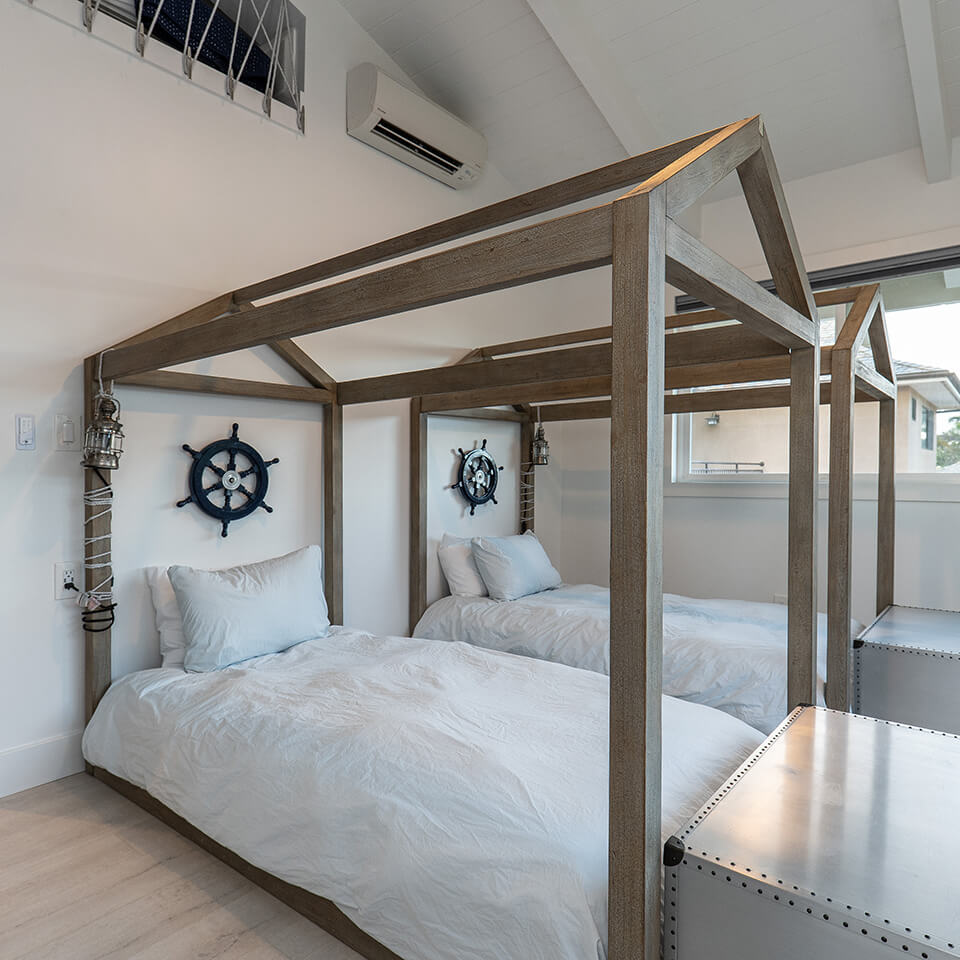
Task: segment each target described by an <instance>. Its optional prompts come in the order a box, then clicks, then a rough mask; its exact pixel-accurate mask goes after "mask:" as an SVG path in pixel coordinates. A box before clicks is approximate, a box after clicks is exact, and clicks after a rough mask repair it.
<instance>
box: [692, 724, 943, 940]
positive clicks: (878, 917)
mask: <svg viewBox="0 0 960 960" xmlns="http://www.w3.org/2000/svg"><path fill="white" fill-rule="evenodd" d="M704 811H705V812H704ZM704 811H701V816H700V818H699V819H697V820H695V821H694V825H693V826H691V827H688V828H687V830H685V831H684V832H683V834H681V839H682V840H683V842H684V844H685V845H686V847H687V850H688V852H689V853H690V854H691V855H693V856H697V857H699V856H702V857H703V859H704V860H709V861H715V862H717V863H720V864H722V865H723V866H724V867H729V866H735V867H736V868H737V869H738V870H746V871H748V872H749V873H750V874H751V875H752V876H753V877H755V878H756V879H757V880H760V878H761V877H765V878H767V879H766V882H767V883H772V884H776V883H778V881H782V884H783V885H784V886H785V887H786V888H787V889H793V888H794V886H795V887H796V888H797V889H799V890H800V891H801V892H803V893H805V894H810V893H812V894H814V895H815V896H816V897H817V899H825V898H828V897H829V898H831V901H832V903H834V904H836V905H838V906H839V907H840V908H841V909H843V908H845V907H847V906H850V907H852V908H854V909H859V910H860V911H861V912H864V911H866V912H867V916H872V917H873V918H875V922H877V923H880V924H882V923H883V922H884V921H889V922H890V923H891V924H894V923H895V924H898V925H899V926H900V927H901V928H906V929H907V930H912V931H914V932H915V934H916V936H917V938H918V939H922V938H923V937H924V935H925V934H927V935H930V936H932V937H934V938H936V939H937V940H939V941H941V942H945V943H946V944H947V945H948V946H949V947H950V948H951V950H952V949H953V948H954V947H960V824H958V814H960V737H957V736H955V735H953V734H942V733H939V732H934V731H931V730H922V729H920V728H917V727H906V726H901V725H899V724H894V723H890V722H888V721H885V720H874V719H873V718H872V717H863V716H860V715H857V714H848V713H840V712H838V711H833V710H826V709H824V708H821V707H805V708H802V709H800V710H799V711H797V712H795V713H794V714H792V715H791V717H790V718H788V720H786V721H785V722H784V725H783V726H781V727H780V728H779V729H778V731H777V732H775V733H774V734H772V735H771V737H770V738H769V739H768V740H767V741H766V742H765V743H764V744H763V746H761V748H760V750H759V751H758V753H757V754H755V755H754V757H753V758H752V759H751V760H750V761H748V763H747V765H746V767H745V768H744V769H743V770H741V772H740V773H739V774H737V775H735V776H734V778H733V779H732V780H731V781H730V782H729V783H728V784H727V786H726V787H725V788H723V790H721V791H720V793H719V794H718V795H717V797H715V798H714V799H713V801H711V803H708V804H707V806H706V807H705V808H704Z"/></svg>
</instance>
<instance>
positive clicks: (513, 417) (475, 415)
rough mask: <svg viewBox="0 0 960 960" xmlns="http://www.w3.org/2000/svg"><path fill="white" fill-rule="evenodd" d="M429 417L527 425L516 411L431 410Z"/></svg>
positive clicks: (483, 409)
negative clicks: (498, 421)
mask: <svg viewBox="0 0 960 960" xmlns="http://www.w3.org/2000/svg"><path fill="white" fill-rule="evenodd" d="M430 416H431V417H460V418H462V419H465V420H503V421H507V422H509V423H527V422H528V421H529V419H530V418H529V417H528V416H527V415H526V414H524V413H518V412H517V411H516V410H497V409H495V408H488V407H473V408H469V409H468V408H463V409H460V410H432V411H430Z"/></svg>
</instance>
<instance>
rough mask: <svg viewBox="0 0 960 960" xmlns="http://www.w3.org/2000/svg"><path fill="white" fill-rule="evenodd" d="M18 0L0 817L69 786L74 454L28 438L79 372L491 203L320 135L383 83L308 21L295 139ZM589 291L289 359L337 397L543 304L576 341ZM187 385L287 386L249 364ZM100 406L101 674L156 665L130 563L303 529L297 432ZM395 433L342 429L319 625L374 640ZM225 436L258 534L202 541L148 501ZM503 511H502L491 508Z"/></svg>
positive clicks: (196, 529) (309, 486) (77, 700)
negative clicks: (114, 456) (245, 298)
mask: <svg viewBox="0 0 960 960" xmlns="http://www.w3.org/2000/svg"><path fill="white" fill-rule="evenodd" d="M38 2H39V5H40V7H41V9H34V8H31V7H30V6H29V5H27V4H26V3H22V2H19V0H0V36H3V38H4V40H5V54H4V56H5V75H7V76H11V77H20V78H22V79H23V83H21V84H19V85H18V87H17V92H16V94H15V95H11V96H8V97H7V98H6V99H5V102H4V110H3V114H2V117H0V124H2V135H0V142H2V144H3V149H2V150H0V222H2V225H3V229H2V231H0V302H2V304H3V308H2V309H3V312H2V331H3V335H4V337H3V350H2V354H0V412H2V415H0V426H2V427H3V431H4V435H5V439H4V440H3V441H2V443H0V478H2V480H3V491H4V496H3V500H2V506H0V541H2V542H3V543H4V544H5V547H6V549H5V550H4V553H3V556H2V559H0V584H2V586H0V600H2V607H3V611H4V624H5V626H4V629H3V631H2V633H0V636H2V641H0V795H3V794H7V793H10V792H13V791H15V790H19V789H22V788H25V787H28V786H31V785H33V784H36V783H39V782H42V781H45V780H49V779H53V778H55V777H57V776H62V775H64V774H67V773H69V772H72V771H75V770H77V769H79V767H80V754H79V749H78V743H79V733H80V729H81V726H82V722H83V715H82V646H83V637H82V634H81V631H80V628H79V623H78V620H79V618H78V611H77V608H76V605H75V604H73V603H70V602H66V601H61V602H54V600H53V599H52V596H53V565H54V563H55V562H57V561H61V560H72V559H76V558H79V557H80V556H81V553H82V550H81V529H80V516H81V513H80V493H81V470H80V465H79V456H78V455H76V454H65V453H57V452H54V450H53V444H52V434H53V417H54V414H55V413H57V412H68V413H73V414H74V415H78V414H79V412H80V406H81V378H80V363H81V360H82V358H83V357H84V356H86V355H88V354H91V353H93V352H94V351H96V350H98V349H101V348H103V347H106V346H107V345H109V344H110V343H113V342H116V341H117V340H119V339H121V338H123V337H125V336H128V335H130V334H132V333H135V332H139V331H140V330H142V329H145V328H146V327H148V326H150V325H151V324H153V323H156V322H159V321H161V320H163V319H165V318H167V317H170V316H172V315H173V314H175V313H177V312H179V311H181V310H183V309H186V308H189V307H191V306H195V305H196V304H198V303H200V302H202V301H203V300H205V299H207V298H209V297H210V296H212V295H216V294H218V293H222V292H223V291H225V290H229V289H232V288H234V287H236V286H240V285H242V284H245V283H249V282H252V281H255V280H259V279H262V278H264V277H266V276H270V275H272V274H275V273H278V272H282V271H285V270H288V269H290V268H292V267H296V266H299V265H301V264H304V263H309V262H311V261H314V260H317V259H320V258H322V257H324V256H326V255H332V254H335V253H339V252H342V251H344V250H347V249H350V248H353V247H356V246H360V245H363V244H365V243H369V242H372V241H374V240H377V239H382V238H383V237H386V236H389V235H391V234H394V233H399V232H402V231H404V230H407V229H410V228H413V227H415V226H418V225H420V224H423V223H428V222H431V221H433V220H437V219H440V218H443V217H447V216H450V215H453V214H455V213H457V212H460V211H462V210H465V209H468V208H471V207H474V206H477V205H480V204H483V203H486V202H490V201H492V200H494V199H499V198H500V197H501V196H503V195H506V194H507V193H509V192H511V191H510V190H509V187H508V185H507V184H506V183H505V182H504V181H503V179H502V178H501V177H500V176H499V174H498V173H497V171H496V170H495V169H494V168H492V167H491V168H490V169H489V170H488V173H487V175H486V176H485V178H484V181H483V182H482V183H481V184H480V185H478V186H477V187H475V188H473V189H471V190H469V191H464V192H455V191H453V190H449V189H447V188H445V187H444V186H442V185H440V184H437V183H435V182H434V181H432V180H429V179H428V178H426V177H424V176H422V175H420V174H418V173H416V172H414V171H412V170H409V169H408V168H406V167H404V166H402V165H401V164H399V163H396V162H395V161H392V160H390V159H388V158H386V157H384V156H383V155H381V154H378V153H377V152H375V151H373V150H371V149H370V148H368V147H366V146H364V145H362V144H359V143H357V142H356V141H353V140H351V139H349V138H348V137H347V136H346V135H345V134H344V131H343V96H344V93H343V86H344V76H345V74H346V71H347V70H348V69H349V68H350V67H352V66H353V65H354V64H356V63H358V62H360V61H363V60H377V61H379V62H381V63H382V64H383V65H384V66H385V67H387V68H388V69H391V70H393V72H394V73H398V71H396V70H395V68H393V67H392V65H391V64H390V63H388V62H387V61H386V59H385V57H384V55H383V53H382V51H381V50H380V49H379V48H378V47H376V46H375V45H374V44H373V42H372V41H371V40H370V39H369V37H368V36H367V35H366V34H365V33H363V32H362V31H361V30H360V28H359V27H358V26H357V25H356V24H355V23H354V21H353V20H352V19H351V18H350V17H349V16H348V15H347V14H346V13H345V12H344V11H343V9H342V8H341V7H340V6H339V5H338V4H337V3H335V2H332V0H311V2H309V3H308V4H307V5H306V13H307V16H308V27H307V38H308V58H307V90H306V95H305V102H306V104H307V135H306V137H299V136H297V135H296V134H295V133H293V132H291V131H290V130H289V129H286V128H285V127H283V126H281V125H279V124H277V123H272V122H270V121H268V120H266V119H265V118H263V117H262V116H260V115H258V114H257V113H256V112H251V111H249V110H245V109H243V108H241V107H238V106H237V105H231V104H229V103H227V102H225V101H224V100H223V99H222V98H219V97H217V96H214V95H212V94H211V93H209V92H207V91H206V90H205V89H203V88H202V85H200V84H196V83H194V84H191V83H190V82H187V81H185V80H183V79H179V78H178V77H177V76H175V75H171V74H170V73H168V72H164V71H163V70H160V69H157V68H156V67H154V66H151V65H149V64H147V63H142V62H140V59H139V57H137V56H135V55H133V54H132V53H130V52H128V51H130V50H131V49H132V37H131V33H130V31H129V30H128V29H127V28H125V27H123V26H121V25H119V24H116V23H114V22H112V21H110V20H109V19H108V18H105V17H103V16H102V15H101V16H100V17H98V20H97V30H98V31H99V32H100V33H101V34H103V35H105V36H107V37H108V39H112V42H113V45H111V44H109V43H105V42H102V41H100V40H97V39H96V38H91V37H88V36H86V35H85V34H84V33H82V32H81V31H79V30H77V29H76V28H75V27H73V26H68V25H66V24H64V23H62V22H58V20H57V19H55V18H53V17H51V16H48V15H47V13H45V12H44V9H46V10H48V11H54V12H57V11H59V15H61V16H65V17H67V18H68V19H71V20H72V21H73V20H75V21H79V11H80V8H79V6H78V5H76V4H73V5H66V6H64V4H63V2H62V0H38ZM175 64H176V60H175V59H174V65H175ZM196 69H197V70H198V71H200V72H201V73H202V72H203V71H204V70H205V69H206V68H203V67H202V66H200V65H198V66H197V68H196ZM589 287H590V281H587V282H586V283H581V282H579V280H578V278H568V279H566V280H563V281H558V282H557V284H556V285H555V287H554V288H553V290H554V292H550V293H547V294H546V295H543V296H542V295H541V294H539V293H537V291H535V290H534V291H531V292H523V291H520V292H516V293H507V294H497V295H492V296H491V298H490V300H488V301H487V303H486V304H474V305H472V306H469V307H464V306H463V305H449V307H442V308H436V309H434V310H432V311H420V312H418V313H417V314H415V315H412V316H408V317H392V318H389V320H388V321H382V322H379V324H378V325H377V326H376V327H375V328H373V329H369V330H364V331H356V332H353V331H344V332H340V331H336V332H334V333H333V334H331V335H330V337H329V338H327V339H324V338H323V337H317V338H309V344H308V345H309V347H310V349H311V350H314V352H315V353H316V355H317V357H318V360H319V361H320V362H321V363H323V364H325V365H327V366H328V367H329V368H330V370H331V372H332V373H333V374H334V375H335V376H338V377H340V378H348V377H351V376H358V375H360V376H362V375H370V374H375V373H378V372H382V371H390V370H396V369H399V368H413V367H418V366H423V365H425V364H431V363H437V362H444V361H449V360H450V359H452V358H454V357H455V356H457V355H458V354H459V353H461V352H463V350H464V349H466V348H469V347H472V346H477V345H479V344H482V343H484V342H489V341H492V340H498V339H507V338H509V337H511V336H514V335H517V331H518V327H522V326H523V324H524V323H526V322H529V329H530V331H531V333H536V332H543V331H545V330H550V329H551V327H555V326H556V325H557V319H556V315H557V312H558V309H559V308H560V307H561V306H562V305H563V304H572V305H573V309H572V310H571V312H570V316H569V318H568V319H561V321H560V324H561V325H565V326H567V327H569V328H576V327H578V326H581V325H584V324H583V321H582V315H581V314H579V313H578V312H577V305H578V304H579V305H581V306H583V305H584V304H586V303H588V302H589ZM484 299H486V298H484ZM541 300H542V301H543V306H542V308H541V307H540V306H539V304H540V301H541ZM491 302H492V303H493V305H494V307H495V309H494V310H493V311H492V312H490V310H489V306H490V303H491ZM561 314H562V311H561ZM484 316H486V317H487V318H488V322H489V324H490V325H489V326H486V322H487V321H485V322H483V323H481V322H480V321H481V320H482V318H483V317H484ZM518 318H520V322H519V324H518ZM524 329H526V328H524ZM196 366H197V367H198V368H199V369H201V370H203V371H205V372H207V371H211V372H217V373H225V374H227V375H234V376H247V377H252V378H262V379H270V380H277V381H279V380H284V379H290V376H289V374H288V372H287V371H285V369H284V368H283V365H282V364H281V363H280V361H279V360H277V359H276V358H275V357H274V356H273V355H272V354H271V353H270V352H269V351H266V350H258V351H254V352H250V353H243V354H237V355H233V356H229V357H226V358H222V359H218V360H216V361H205V362H202V363H200V364H198V365H196ZM293 379H294V381H295V379H296V378H295V377H294V378H293ZM121 391H122V392H121V399H122V401H123V404H124V410H123V422H124V424H125V429H126V433H127V437H128V440H127V452H126V453H125V454H124V458H123V463H122V467H121V469H120V470H119V471H117V473H116V474H115V481H116V487H117V499H116V517H115V529H116V532H117V533H116V537H115V540H114V548H115V559H116V570H117V593H118V598H119V603H120V606H119V609H118V627H117V630H116V632H115V641H114V671H115V673H117V674H119V673H123V672H127V671H129V670H132V669H135V668H138V667H141V666H147V665H150V664H152V663H155V662H156V660H157V651H156V648H155V643H156V638H155V635H154V634H153V631H152V628H151V616H152V614H151V611H150V606H149V601H148V599H147V597H146V595H145V593H144V590H143V584H142V575H141V574H140V573H139V571H140V569H141V568H142V567H143V566H145V565H148V564H154V563H169V562H172V561H179V562H184V563H190V564H195V565H198V566H203V565H209V566H219V565H230V564H232V563H236V562H243V561H246V560H251V559H255V558H262V557H265V556H269V555H273V554H277V553H280V552H283V551H286V550H291V549H294V548H296V547H299V546H301V545H302V544H304V543H307V542H311V541H313V542H319V541H320V538H321V523H322V519H321V491H320V474H319V448H320V441H321V437H320V425H319V418H318V416H319V412H318V411H317V410H315V409H313V408H311V407H309V406H305V405H300V404H294V403H282V404H278V403H267V402H264V401H255V400H242V399H236V398H202V399H201V398H198V397H195V396H181V395H176V394H172V393H162V392H154V391H143V390H135V389H132V388H121ZM407 411H408V405H407V404H406V403H401V402H398V403H387V404H377V405H369V406H363V407H354V408H350V409H348V410H347V411H346V415H345V418H344V420H345V440H344V460H345V475H346V482H345V497H344V507H345V519H344V528H345V562H346V582H345V606H346V611H345V619H346V620H347V622H348V623H354V624H356V625H362V626H365V627H368V628H370V629H374V630H377V631H382V632H392V633H396V632H401V633H402V632H405V631H406V617H407V512H406V511H407V477H408V472H407V467H408V463H407V457H408V453H407V449H408V442H407V426H408V419H407ZM22 412H25V413H34V414H36V416H37V418H38V445H37V446H38V448H37V450H36V451H35V452H15V451H14V449H13V437H12V433H13V417H14V414H15V413H22ZM235 420H236V421H238V422H239V423H240V425H241V436H242V437H243V438H244V439H247V440H249V441H250V442H252V443H253V444H254V445H256V446H258V447H259V448H260V449H261V451H262V452H263V453H264V454H266V455H267V456H279V457H280V459H281V462H280V463H279V464H278V465H277V466H276V467H274V468H272V472H271V487H270V494H269V497H268V500H269V502H270V503H271V504H272V505H274V506H275V508H276V512H275V513H274V514H273V515H271V516H267V515H266V514H265V513H263V512H259V513H258V514H257V515H255V516H253V517H250V518H249V519H247V520H246V521H243V522H240V523H237V524H235V525H234V526H233V527H232V528H231V530H230V535H229V537H228V538H227V539H226V540H224V539H222V538H220V536H219V530H218V527H217V524H216V523H215V522H214V521H212V520H210V519H209V518H206V517H203V516H202V515H201V514H199V512H198V511H197V510H196V509H195V508H194V507H192V506H191V507H187V508H184V509H182V510H178V509H176V508H175V507H174V506H173V504H174V501H175V500H177V499H179V498H180V497H182V496H184V489H185V482H186V480H185V478H186V471H187V467H188V464H189V460H188V458H187V456H186V455H185V454H184V453H183V452H182V450H180V444H181V443H183V442H189V443H191V444H192V445H193V446H195V447H196V446H200V445H202V444H204V443H207V442H209V441H211V440H213V439H216V438H219V437H221V436H225V435H226V433H227V431H228V430H229V427H230V424H231V423H232V422H233V421H235ZM477 435H479V433H478V431H477V430H476V429H474V430H473V431H472V432H471V431H467V432H466V435H463V434H458V436H460V438H461V439H460V442H469V440H470V438H471V437H473V436H477ZM444 444H445V445H446V446H447V447H448V446H449V445H450V441H449V438H447V439H445V440H444ZM447 495H448V496H452V495H450V494H447ZM507 499H508V501H509V503H510V504H511V506H510V507H506V506H505V507H504V508H501V510H502V512H503V513H506V512H508V511H509V510H510V509H515V507H514V506H513V504H514V501H515V497H513V496H510V497H508V498H507ZM511 522H512V523H515V516H514V518H513V519H512V521H511Z"/></svg>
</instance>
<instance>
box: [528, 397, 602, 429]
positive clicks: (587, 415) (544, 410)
mask: <svg viewBox="0 0 960 960" xmlns="http://www.w3.org/2000/svg"><path fill="white" fill-rule="evenodd" d="M609 418H610V401H609V400H584V401H581V402H580V403H553V404H548V405H547V406H544V407H540V419H541V421H542V422H543V423H562V422H564V421H566V420H608V419H609Z"/></svg>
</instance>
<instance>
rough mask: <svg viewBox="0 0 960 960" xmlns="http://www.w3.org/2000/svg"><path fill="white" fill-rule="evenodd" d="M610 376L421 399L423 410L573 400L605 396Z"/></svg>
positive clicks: (540, 382) (435, 410) (511, 386)
mask: <svg viewBox="0 0 960 960" xmlns="http://www.w3.org/2000/svg"><path fill="white" fill-rule="evenodd" d="M609 396H610V377H609V375H608V376H601V377H578V378H573V379H570V380H555V381H543V380H541V381H536V382H533V383H523V384H511V385H509V386H506V387H493V388H490V387H487V388H483V387H480V388H477V389H471V390H458V391H456V392H454V393H446V394H442V393H440V394H434V395H433V396H426V397H423V398H422V407H423V412H424V413H435V412H437V411H439V410H458V409H473V408H475V407H485V406H496V405H498V404H505V403H513V402H514V401H515V400H517V399H518V398H519V399H522V400H525V401H527V402H529V403H533V404H537V403H549V402H550V401H553V400H575V399H580V398H582V397H609Z"/></svg>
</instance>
